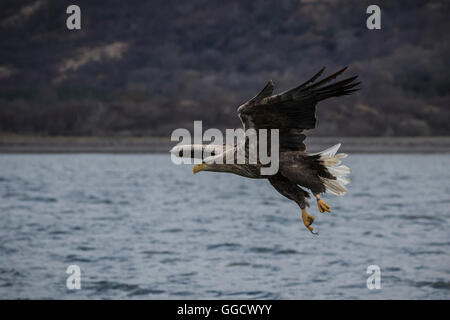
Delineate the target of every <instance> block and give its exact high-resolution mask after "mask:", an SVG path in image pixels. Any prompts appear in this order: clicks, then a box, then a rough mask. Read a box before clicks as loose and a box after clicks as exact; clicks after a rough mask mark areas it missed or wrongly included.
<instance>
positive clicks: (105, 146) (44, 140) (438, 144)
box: [0, 135, 450, 154]
mask: <svg viewBox="0 0 450 320" xmlns="http://www.w3.org/2000/svg"><path fill="white" fill-rule="evenodd" d="M305 142H306V146H307V150H308V151H309V152H315V151H320V150H323V149H325V148H327V147H330V146H332V145H334V144H337V143H342V147H341V150H342V151H344V152H347V153H450V137H307V138H306V141H305ZM176 144H177V142H172V141H170V137H40V136H20V135H0V153H3V154H6V153H168V152H169V150H170V149H171V148H172V147H173V146H175V145H176Z"/></svg>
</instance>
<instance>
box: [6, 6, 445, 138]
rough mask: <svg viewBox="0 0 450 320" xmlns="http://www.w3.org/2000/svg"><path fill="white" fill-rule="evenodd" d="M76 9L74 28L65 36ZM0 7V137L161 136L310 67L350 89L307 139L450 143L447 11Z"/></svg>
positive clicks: (228, 109)
mask: <svg viewBox="0 0 450 320" xmlns="http://www.w3.org/2000/svg"><path fill="white" fill-rule="evenodd" d="M73 3H76V4H77V5H79V6H80V7H81V12H82V29H81V30H79V31H69V30H68V29H67V28H66V18H67V17H68V15H67V14H66V8H67V6H68V5H70V4H73ZM369 4H371V2H369V1H360V0H348V1H332V0H328V1H314V0H307V1H306V0H303V1H293V0H289V1H288V0H282V1H242V0H239V1H233V0H228V1H211V0H190V1H173V0H164V1H162V0H152V1H123V0H122V1H118V0H108V1H99V0H89V1H87V0H85V1H65V0H53V1H52V0H47V1H45V0H38V1H36V0H33V1H29V0H27V1H26V0H2V1H1V4H0V37H1V49H0V132H3V133H25V134H40V135H168V134H170V132H171V131H172V130H173V129H175V128H178V127H190V126H192V123H193V120H199V119H202V120H203V121H204V126H205V127H206V126H208V127H218V128H225V127H235V126H239V125H240V122H239V120H238V118H237V116H236V112H235V111H236V108H237V106H238V105H239V104H240V103H242V102H244V101H245V100H246V99H248V98H250V97H252V96H253V95H255V94H256V93H257V91H259V90H260V89H261V88H262V87H263V86H264V85H265V83H266V82H267V80H269V79H273V80H274V82H275V85H276V90H277V91H278V92H279V91H281V90H285V89H288V88H289V87H290V86H294V85H296V84H298V83H299V82H301V81H302V80H306V78H308V77H310V76H311V74H312V73H314V72H315V71H317V70H318V69H319V68H320V67H322V66H327V67H328V69H327V71H328V72H332V71H334V70H335V69H337V68H339V67H341V66H344V65H350V69H349V71H348V74H349V75H352V74H358V75H360V78H361V81H362V82H363V84H362V90H361V91H360V92H359V93H357V94H356V95H354V96H352V97H345V98H339V99H335V100H330V101H327V102H324V103H322V104H321V105H320V107H319V110H318V114H319V127H318V129H317V131H315V133H316V134H319V135H340V136H342V135H355V136H359V135H366V136H390V135H399V136H408V135H412V136H414V135H450V124H449V119H450V108H449V104H450V90H449V88H450V68H449V67H450V59H449V57H450V42H449V41H448V39H449V36H448V32H449V31H450V19H449V17H450V15H449V13H450V7H449V2H448V1H425V0H423V1H419V0H413V1H378V2H377V4H378V5H379V6H380V7H381V9H382V29H381V30H375V31H371V30H368V29H367V28H366V19H367V17H368V15H367V14H366V8H367V6H368V5H369Z"/></svg>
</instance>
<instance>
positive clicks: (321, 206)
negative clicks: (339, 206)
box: [316, 194, 331, 213]
mask: <svg viewBox="0 0 450 320" xmlns="http://www.w3.org/2000/svg"><path fill="white" fill-rule="evenodd" d="M316 199H317V206H318V207H319V211H320V212H322V213H323V212H325V211H326V212H331V207H330V206H329V205H328V204H327V203H326V202H325V201H323V200H322V199H320V194H316Z"/></svg>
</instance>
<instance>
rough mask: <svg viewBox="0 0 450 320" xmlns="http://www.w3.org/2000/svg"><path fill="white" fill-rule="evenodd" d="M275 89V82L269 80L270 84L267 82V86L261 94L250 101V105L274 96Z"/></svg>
mask: <svg viewBox="0 0 450 320" xmlns="http://www.w3.org/2000/svg"><path fill="white" fill-rule="evenodd" d="M274 87H275V86H274V84H273V81H272V80H269V82H267V84H266V86H265V87H264V88H263V89H262V90H261V92H260V93H258V94H257V95H256V96H254V97H253V98H252V99H250V100H249V103H253V102H258V101H261V100H262V99H264V98H267V97H270V96H271V95H272V92H273V89H274Z"/></svg>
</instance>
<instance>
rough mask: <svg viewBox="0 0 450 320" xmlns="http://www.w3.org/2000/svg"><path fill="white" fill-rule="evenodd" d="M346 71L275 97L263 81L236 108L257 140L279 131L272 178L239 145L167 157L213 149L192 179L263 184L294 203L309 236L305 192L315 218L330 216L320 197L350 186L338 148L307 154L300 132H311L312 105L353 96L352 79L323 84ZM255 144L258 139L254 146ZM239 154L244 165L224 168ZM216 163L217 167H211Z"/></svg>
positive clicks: (192, 147) (190, 150) (316, 77)
mask: <svg viewBox="0 0 450 320" xmlns="http://www.w3.org/2000/svg"><path fill="white" fill-rule="evenodd" d="M346 69H347V67H345V68H343V69H341V70H339V71H338V72H336V73H333V74H331V75H330V76H328V77H326V78H324V79H322V80H319V77H320V76H321V75H322V73H323V72H324V70H325V68H322V69H321V70H320V71H319V72H318V73H316V74H315V75H314V76H313V77H311V78H310V79H309V80H307V81H306V82H304V83H303V84H301V85H299V86H297V87H295V88H293V89H290V90H287V91H285V92H283V93H280V94H276V95H273V94H272V93H273V89H274V84H273V82H272V81H269V82H268V83H267V85H266V86H265V87H264V88H263V89H262V90H261V92H260V93H258V94H257V95H256V96H255V97H253V98H252V99H250V100H249V101H247V102H246V103H244V104H242V105H241V106H239V108H238V109H237V113H238V116H239V118H240V119H241V122H242V125H243V129H244V130H245V131H247V130H249V129H255V132H256V133H257V135H258V133H259V129H268V130H272V129H277V130H279V170H278V172H276V173H275V174H272V175H262V174H261V168H262V167H263V165H262V164H261V163H260V162H257V163H256V164H251V163H250V161H249V160H248V159H249V158H248V146H247V145H246V143H247V141H246V142H245V143H244V144H243V145H234V146H227V145H223V146H211V145H206V146H205V145H188V146H187V147H188V149H187V150H188V152H186V146H176V147H174V148H173V149H172V150H171V152H172V153H173V154H175V155H176V156H180V157H194V154H195V152H194V151H195V150H196V149H197V150H200V151H202V152H205V151H206V150H209V149H210V148H213V147H214V148H215V149H214V150H219V152H218V153H214V154H212V153H209V155H210V156H208V157H205V158H203V161H202V163H201V164H197V165H196V166H194V173H197V172H199V171H214V172H226V173H233V174H237V175H239V176H242V177H246V178H253V179H267V180H269V182H270V184H271V185H272V186H273V187H274V188H275V190H277V191H278V192H279V193H280V194H282V195H283V196H285V197H286V198H288V199H290V200H292V201H294V202H296V203H297V205H298V206H299V207H300V208H301V210H302V220H303V223H304V224H305V226H306V227H307V228H308V229H309V230H310V231H311V232H312V233H314V232H313V228H312V227H311V224H312V223H313V221H314V217H313V216H311V215H309V214H308V213H307V212H306V207H307V206H308V202H307V200H306V199H307V198H309V197H310V195H309V193H308V192H307V191H306V190H305V189H309V190H310V191H311V192H312V194H313V195H314V196H315V198H316V200H317V205H318V208H319V211H320V212H325V211H327V212H330V207H329V206H328V205H327V204H326V203H325V202H324V201H323V200H322V199H321V197H320V195H321V194H323V193H325V192H327V193H331V194H334V195H344V194H345V193H346V192H347V189H346V187H345V185H347V184H348V183H349V182H350V181H349V179H348V178H347V175H348V174H349V173H350V169H349V168H348V167H347V166H345V165H342V164H341V160H342V159H343V158H345V157H346V156H347V155H346V154H344V153H337V151H338V149H339V147H340V144H337V145H335V146H333V147H330V148H328V149H326V150H324V151H322V152H319V153H315V154H309V153H307V152H306V146H305V144H304V140H305V138H306V136H305V135H304V133H303V132H304V130H307V129H314V128H315V126H316V105H317V103H319V102H320V101H322V100H325V99H328V98H331V97H339V96H344V95H348V94H351V93H353V92H355V91H357V90H359V88H356V86H357V85H359V82H355V79H356V78H357V76H354V77H350V78H347V79H344V80H341V81H337V82H333V83H331V84H329V83H330V82H332V81H333V80H334V79H336V78H337V77H338V76H339V75H341V74H342V73H343V72H344V71H345V70H346ZM261 138H262V137H260V136H259V135H258V146H259V144H260V143H261ZM266 139H268V140H267V141H265V142H266V143H267V145H270V137H269V138H266ZM239 150H245V163H242V164H239V163H238V162H237V161H234V163H233V164H227V163H226V162H225V159H226V155H227V154H229V153H233V157H234V160H237V154H238V151H239ZM202 152H200V154H202ZM220 152H221V153H220ZM217 159H220V160H221V161H216V160H217Z"/></svg>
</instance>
